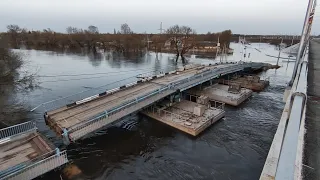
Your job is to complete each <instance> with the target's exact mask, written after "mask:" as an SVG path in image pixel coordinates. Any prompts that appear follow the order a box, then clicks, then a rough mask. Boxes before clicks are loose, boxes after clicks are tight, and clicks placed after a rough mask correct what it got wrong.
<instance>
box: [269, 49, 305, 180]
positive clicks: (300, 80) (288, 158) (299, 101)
mask: <svg viewBox="0 0 320 180" xmlns="http://www.w3.org/2000/svg"><path fill="white" fill-rule="evenodd" d="M307 49H308V48H306V50H305V52H307ZM305 58H306V57H305ZM307 59H308V58H306V60H307ZM297 71H298V72H297V73H296V74H297V76H296V78H295V83H294V84H293V87H292V89H291V91H292V93H291V100H290V101H289V103H290V105H289V112H288V113H289V117H288V119H287V121H288V123H287V124H286V127H285V133H284V137H283V142H282V148H281V151H280V155H279V162H278V165H277V171H276V175H275V179H276V180H291V179H296V177H295V171H296V170H297V169H296V168H297V167H298V166H299V165H297V164H296V160H297V157H298V156H297V153H298V144H299V136H300V134H299V132H300V130H301V129H304V127H302V128H301V124H302V121H305V119H303V117H305V116H304V113H305V108H306V100H307V73H308V68H307V61H304V62H301V63H300V64H299V66H298V69H297ZM303 124H304V123H303ZM301 157H302V155H301ZM300 162H301V160H300ZM298 171H301V169H298ZM300 173H301V172H300ZM300 173H298V174H300Z"/></svg>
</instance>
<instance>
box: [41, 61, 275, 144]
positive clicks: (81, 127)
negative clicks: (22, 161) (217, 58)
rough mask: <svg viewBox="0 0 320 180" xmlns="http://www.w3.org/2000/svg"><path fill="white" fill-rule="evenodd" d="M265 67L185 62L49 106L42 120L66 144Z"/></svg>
mask: <svg viewBox="0 0 320 180" xmlns="http://www.w3.org/2000/svg"><path fill="white" fill-rule="evenodd" d="M268 66H270V65H269V64H265V63H254V62H250V63H248V62H247V63H245V62H239V63H225V64H218V63H217V64H209V65H188V66H185V67H184V68H181V69H178V70H176V71H171V72H167V73H163V72H161V73H158V74H144V75H139V76H138V78H140V80H138V81H135V82H132V83H129V84H126V85H123V86H121V87H118V88H114V89H110V90H107V91H105V92H100V93H99V94H96V95H92V96H90V97H86V98H84V99H77V100H75V101H74V102H72V103H69V104H66V105H64V106H62V107H58V108H55V107H51V110H49V111H47V112H46V113H45V121H46V123H47V125H48V126H49V127H51V129H53V130H54V131H55V132H56V134H57V135H58V136H59V137H62V138H63V140H64V143H65V144H69V143H70V142H74V141H76V140H78V139H81V138H83V137H85V136H86V135H88V134H90V133H92V132H94V131H97V130H99V129H101V128H103V127H105V126H107V125H110V124H112V123H114V122H116V121H118V120H121V118H123V117H125V116H127V115H129V114H131V113H134V112H137V111H141V110H143V109H144V108H147V107H148V106H150V105H151V104H153V103H155V102H158V101H160V100H161V99H164V98H165V97H170V96H171V99H172V98H173V97H172V96H173V95H175V94H179V93H180V92H183V91H185V90H187V89H190V88H192V87H195V86H197V85H199V84H202V83H205V82H208V81H211V80H213V79H214V78H217V77H220V76H223V75H226V74H231V73H235V72H240V71H246V70H253V71H254V70H258V69H263V68H268ZM61 100H63V99H59V100H57V101H61ZM50 103H56V102H55V101H53V102H52V101H51V102H50ZM45 105H47V104H42V106H45Z"/></svg>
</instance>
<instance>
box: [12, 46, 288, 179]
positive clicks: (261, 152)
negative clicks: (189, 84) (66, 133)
mask: <svg viewBox="0 0 320 180" xmlns="http://www.w3.org/2000/svg"><path fill="white" fill-rule="evenodd" d="M231 47H232V48H234V49H235V53H234V55H232V56H228V57H227V59H228V61H239V60H240V59H241V57H242V56H243V55H242V54H241V49H242V48H241V46H240V45H239V44H231ZM19 51H20V52H22V53H23V54H25V56H26V58H27V60H28V63H27V66H26V67H25V69H27V70H28V71H29V72H36V73H37V75H38V76H39V77H38V78H37V79H38V81H39V83H40V84H39V85H40V88H37V89H35V90H34V91H32V92H30V93H29V94H27V95H25V94H18V95H17V98H19V99H23V100H24V101H25V102H26V104H27V105H28V106H30V108H32V107H36V106H37V105H39V104H41V103H43V102H46V101H49V100H53V99H57V98H59V97H63V96H67V95H69V94H74V93H76V92H79V91H85V90H90V89H92V88H94V87H98V86H102V85H106V84H110V83H113V82H114V83H113V84H110V85H107V86H103V87H101V88H100V89H97V90H94V91H99V92H100V91H103V90H105V89H109V88H112V87H118V86H119V85H121V84H126V83H128V82H130V81H133V80H134V78H133V76H135V75H137V74H140V73H144V72H151V71H155V70H159V71H165V72H166V71H170V70H173V69H175V68H176V67H177V66H181V65H182V63H181V61H179V62H178V63H177V64H176V63H175V60H173V58H174V55H170V54H162V55H160V54H159V55H158V57H156V55H155V54H153V53H150V54H149V55H146V56H145V57H142V58H132V59H125V58H123V57H111V56H110V55H109V54H104V55H102V56H101V57H99V58H92V57H88V56H81V55H73V54H61V53H53V52H47V51H35V50H19ZM246 52H247V54H248V53H250V57H249V56H247V58H246V61H259V62H268V63H273V64H275V63H276V61H277V59H276V58H273V57H269V56H266V54H267V55H271V56H277V55H278V51H277V50H276V49H275V47H274V46H271V45H268V44H252V45H250V46H249V47H247V49H246ZM281 56H284V57H287V55H285V54H282V55H281ZM248 57H249V58H248ZM188 59H189V61H188V62H187V63H213V62H218V61H219V59H220V57H218V58H217V60H212V59H196V58H193V56H192V57H191V58H188ZM279 64H280V65H281V66H282V67H281V68H280V69H278V70H269V71H267V72H266V73H263V74H262V77H269V78H270V86H269V87H268V88H267V89H265V90H264V91H263V92H260V93H254V94H253V96H252V97H251V98H250V99H249V100H247V101H246V102H244V103H243V104H242V105H241V106H239V107H236V108H235V107H229V106H227V107H226V112H227V113H226V119H225V120H221V121H219V122H218V123H216V124H215V125H213V126H212V127H210V128H208V130H206V131H205V132H204V133H202V134H200V135H199V136H198V137H196V138H194V137H191V136H189V135H186V134H184V133H182V132H180V131H178V130H175V129H173V128H171V127H168V126H166V125H164V124H161V123H159V122H157V121H155V120H152V119H149V118H146V117H143V116H141V115H139V114H137V115H132V116H130V117H128V118H126V119H125V120H124V121H122V122H119V123H117V124H116V125H114V126H112V127H110V128H107V129H105V130H102V131H100V132H97V133H95V135H94V136H92V137H90V138H87V139H85V140H81V141H78V142H77V143H75V144H72V145H69V146H68V147H65V146H64V145H63V144H62V142H61V141H60V140H59V139H57V138H56V137H55V135H54V134H53V132H52V131H51V130H49V129H48V128H47V127H46V125H45V122H44V119H43V113H44V111H45V110H44V108H42V107H41V108H38V109H36V110H35V111H34V112H32V114H31V115H32V118H33V119H34V120H36V122H37V125H38V127H39V130H40V131H41V132H42V133H44V134H45V135H46V136H47V137H48V138H49V139H50V140H52V141H53V142H54V143H55V145H56V146H58V147H60V148H61V149H67V151H68V156H69V159H70V161H71V162H72V163H73V164H75V165H76V166H77V167H78V168H79V169H80V170H81V171H82V178H84V179H117V180H119V179H121V180H126V179H128V180H129V179H130V180H131V179H133V180H135V179H159V180H162V179H190V180H191V179H210V180H212V179H217V180H224V179H226V180H230V179H232V180H250V179H258V178H259V176H260V173H261V171H262V168H263V165H264V161H265V159H266V157H267V154H268V151H269V147H270V145H271V142H272V139H273V136H274V133H275V131H276V128H277V124H278V121H279V119H280V116H281V113H282V109H283V107H284V103H283V102H282V95H283V92H284V89H285V86H286V82H288V81H289V78H290V76H291V72H292V69H293V65H294V64H293V63H292V62H291V63H286V62H283V61H282V60H281V59H280V61H279ZM128 78H129V79H128ZM123 79H127V80H124V81H120V80H123ZM94 91H92V92H90V93H92V94H95V92H94ZM61 174H62V170H56V171H52V172H50V173H47V174H45V175H44V176H42V177H40V178H38V179H43V180H50V179H52V180H53V179H54V180H56V179H60V175H61Z"/></svg>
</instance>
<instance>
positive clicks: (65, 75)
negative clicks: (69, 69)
mask: <svg viewBox="0 0 320 180" xmlns="http://www.w3.org/2000/svg"><path fill="white" fill-rule="evenodd" d="M150 69H152V68H145V69H133V70H127V71H111V72H105V73H87V74H57V75H44V76H37V77H72V76H91V75H101V74H114V73H124V72H133V71H140V70H150Z"/></svg>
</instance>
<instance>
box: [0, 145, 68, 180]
mask: <svg viewBox="0 0 320 180" xmlns="http://www.w3.org/2000/svg"><path fill="white" fill-rule="evenodd" d="M54 152H55V154H54V155H51V156H49V157H47V158H45V159H43V160H40V161H36V162H34V163H32V164H31V165H28V166H24V167H23V168H21V169H19V170H18V171H16V172H14V173H12V174H9V175H7V176H5V177H1V179H4V180H30V179H34V178H36V177H38V176H40V175H42V174H45V173H47V172H49V171H51V170H53V169H55V168H57V167H59V166H61V165H63V164H66V163H67V162H68V157H67V152H66V151H62V152H59V150H58V149H56V150H55V151H52V153H54Z"/></svg>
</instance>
